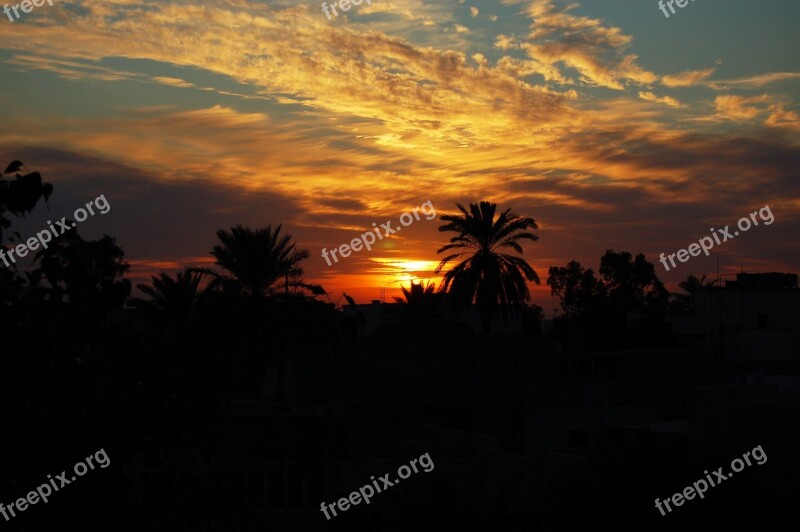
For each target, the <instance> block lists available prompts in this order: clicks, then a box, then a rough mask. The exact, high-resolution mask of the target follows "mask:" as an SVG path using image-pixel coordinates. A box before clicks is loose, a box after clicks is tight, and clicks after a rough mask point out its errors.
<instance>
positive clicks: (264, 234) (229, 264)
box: [194, 225, 324, 299]
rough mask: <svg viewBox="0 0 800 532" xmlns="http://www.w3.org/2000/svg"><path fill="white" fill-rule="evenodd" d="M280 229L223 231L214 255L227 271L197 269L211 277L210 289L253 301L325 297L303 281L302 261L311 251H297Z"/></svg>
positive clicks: (236, 228)
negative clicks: (234, 293)
mask: <svg viewBox="0 0 800 532" xmlns="http://www.w3.org/2000/svg"><path fill="white" fill-rule="evenodd" d="M280 232H281V226H280V225H278V226H277V227H275V228H274V229H273V228H272V225H267V226H266V227H264V228H262V229H250V228H249V227H243V226H241V225H235V226H233V227H232V228H231V229H230V230H229V231H228V230H225V229H220V230H219V231H217V238H219V240H220V244H218V245H216V246H214V248H213V249H212V250H211V254H212V255H213V256H214V258H216V259H217V264H218V265H219V266H221V267H222V268H224V269H225V270H227V271H226V272H224V273H220V272H217V271H214V270H210V269H195V270H194V271H197V272H200V273H207V274H209V275H211V277H212V281H211V284H210V287H212V288H214V287H217V286H222V287H223V288H224V289H226V290H232V291H234V292H236V293H240V294H243V295H245V296H248V297H250V298H254V299H263V298H270V297H273V296H278V295H281V294H283V295H287V296H288V295H297V294H303V293H304V292H305V291H306V290H308V291H310V292H311V293H312V294H314V295H321V294H324V290H322V288H321V287H320V286H318V285H314V284H308V283H305V282H304V281H303V268H302V267H300V262H301V261H303V260H305V259H307V258H308V257H309V253H308V250H305V249H299V250H298V249H295V244H294V243H293V242H292V236H291V235H281V234H280Z"/></svg>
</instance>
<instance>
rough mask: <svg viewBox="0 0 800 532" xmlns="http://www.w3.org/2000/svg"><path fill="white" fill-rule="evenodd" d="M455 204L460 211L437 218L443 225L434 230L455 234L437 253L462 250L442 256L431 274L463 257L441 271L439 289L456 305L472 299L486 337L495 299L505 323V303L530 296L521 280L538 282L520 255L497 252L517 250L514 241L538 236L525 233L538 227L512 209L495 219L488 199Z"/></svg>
mask: <svg viewBox="0 0 800 532" xmlns="http://www.w3.org/2000/svg"><path fill="white" fill-rule="evenodd" d="M456 206H457V207H458V209H459V210H460V211H461V212H462V213H463V215H449V214H448V215H444V216H442V220H443V221H446V222H448V223H446V224H444V225H442V226H441V227H439V231H442V232H444V231H452V232H455V233H457V235H456V236H454V237H452V238H451V239H450V243H449V244H447V245H446V246H444V247H442V248H441V249H439V250H438V251H437V253H442V252H444V251H448V250H451V249H457V250H461V251H460V252H459V253H454V254H452V255H448V256H446V257H445V258H443V259H442V261H441V262H440V263H439V265H438V266H437V267H436V273H439V272H440V271H441V270H442V269H443V268H444V267H445V265H446V264H447V263H448V262H450V261H452V260H456V259H462V257H464V256H465V255H468V256H467V257H466V258H463V260H461V262H459V263H458V265H456V266H455V267H454V268H453V269H451V270H449V271H448V272H447V273H446V274H445V276H444V283H443V284H442V290H444V291H449V292H450V295H451V301H452V304H453V305H454V306H455V308H456V309H460V310H463V309H466V308H468V307H469V305H471V304H472V302H473V300H474V301H475V302H476V303H477V305H478V312H479V314H480V320H481V332H482V333H483V334H485V335H488V334H490V333H491V330H492V319H493V318H494V314H495V313H496V311H497V306H498V302H499V303H500V305H501V310H502V317H503V321H504V322H505V323H508V319H509V310H508V307H509V306H517V305H519V304H520V303H526V302H527V301H528V300H529V299H530V292H529V291H528V287H527V285H526V280H527V281H534V282H535V283H536V284H539V276H538V275H537V274H536V272H535V271H534V269H533V268H531V266H530V265H529V264H528V263H527V261H525V259H523V258H522V257H517V256H514V255H508V254H505V253H501V252H500V250H502V249H504V248H511V249H513V250H514V251H516V252H517V253H520V254H521V253H522V246H520V245H519V241H520V240H523V239H526V240H531V241H533V242H535V241H537V240H539V237H538V236H536V235H535V234H534V233H532V232H530V231H528V229H538V228H539V226H537V225H536V222H535V221H534V220H533V218H527V217H526V218H522V217H519V216H517V215H515V214H512V213H511V209H506V210H505V211H503V212H502V213H501V214H500V215H499V216H498V217H497V219H496V220H495V212H496V209H497V205H496V204H494V203H490V202H488V201H482V202H480V204H475V203H471V204H470V210H469V211H467V210H466V209H465V208H464V207H463V205H461V204H460V203H456Z"/></svg>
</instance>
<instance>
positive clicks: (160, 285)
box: [133, 269, 209, 325]
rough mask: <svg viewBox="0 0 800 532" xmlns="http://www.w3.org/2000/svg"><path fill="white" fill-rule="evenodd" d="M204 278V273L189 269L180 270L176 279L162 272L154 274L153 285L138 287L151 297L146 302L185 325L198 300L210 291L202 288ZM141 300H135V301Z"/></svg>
mask: <svg viewBox="0 0 800 532" xmlns="http://www.w3.org/2000/svg"><path fill="white" fill-rule="evenodd" d="M202 278H203V274H202V273H198V272H193V271H191V270H188V269H187V270H184V271H182V272H178V274H177V275H176V276H175V279H173V278H172V277H170V276H169V275H168V274H166V273H163V272H162V273H161V274H159V275H158V277H156V276H152V280H153V285H152V286H148V285H145V284H138V285H136V287H137V288H138V289H139V290H141V291H142V293H144V294H145V295H147V296H149V297H150V301H148V302H145V303H147V304H149V305H150V306H151V307H153V308H155V309H156V310H157V311H159V312H160V313H163V314H164V315H165V316H166V317H167V318H168V319H169V320H170V321H171V322H172V323H175V324H179V325H183V324H186V323H187V322H188V321H189V319H190V317H191V315H192V313H193V311H194V309H195V307H196V305H197V304H198V302H199V301H200V300H201V299H202V298H203V297H204V296H205V295H206V294H208V293H209V292H208V291H206V290H201V289H200V281H201V280H202ZM139 301H140V300H138V299H134V300H133V302H135V303H139Z"/></svg>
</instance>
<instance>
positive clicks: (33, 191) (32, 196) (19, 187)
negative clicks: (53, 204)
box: [0, 161, 53, 243]
mask: <svg viewBox="0 0 800 532" xmlns="http://www.w3.org/2000/svg"><path fill="white" fill-rule="evenodd" d="M24 167H25V165H24V164H22V162H20V161H12V162H11V164H9V165H8V167H7V168H6V169H5V171H4V172H2V173H0V177H2V176H4V175H10V174H15V175H14V180H13V181H6V180H5V179H0V243H2V240H3V231H4V230H6V229H8V228H9V227H10V226H11V220H9V219H8V218H6V216H5V213H6V212H9V213H11V214H13V215H14V216H20V217H24V216H25V214H29V213H30V212H31V211H33V208H34V207H35V206H36V203H37V202H38V201H39V199H40V198H44V201H45V202H47V200H48V198H50V194H52V193H53V185H51V184H49V183H43V182H42V176H41V175H40V174H39V172H28V173H26V174H21V173H20V172H19V170H20V169H21V168H23V169H24ZM0 168H2V167H0ZM26 172H27V169H26Z"/></svg>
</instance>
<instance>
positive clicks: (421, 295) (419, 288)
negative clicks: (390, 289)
mask: <svg viewBox="0 0 800 532" xmlns="http://www.w3.org/2000/svg"><path fill="white" fill-rule="evenodd" d="M400 289H401V290H402V291H403V297H395V298H394V300H395V302H396V303H397V305H390V306H389V307H388V308H387V316H386V319H387V321H388V327H386V329H388V330H390V331H395V332H410V333H415V334H428V333H430V332H432V331H433V330H434V329H435V330H441V328H442V326H443V325H444V322H445V319H444V317H443V316H442V315H441V310H442V307H443V306H444V305H443V304H444V301H445V297H446V294H444V293H442V292H437V291H436V284H435V283H432V282H428V283H427V284H424V285H423V284H422V283H413V282H412V283H411V285H410V286H409V287H408V288H406V287H405V286H401V287H400Z"/></svg>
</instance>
